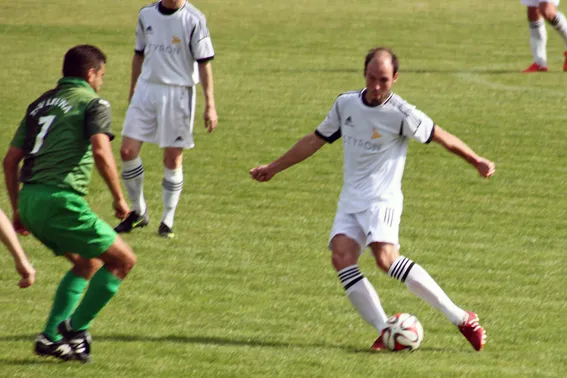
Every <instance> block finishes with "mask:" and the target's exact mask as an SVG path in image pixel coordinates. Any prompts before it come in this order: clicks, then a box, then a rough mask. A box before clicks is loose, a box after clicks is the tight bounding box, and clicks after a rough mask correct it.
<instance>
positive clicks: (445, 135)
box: [433, 125, 496, 178]
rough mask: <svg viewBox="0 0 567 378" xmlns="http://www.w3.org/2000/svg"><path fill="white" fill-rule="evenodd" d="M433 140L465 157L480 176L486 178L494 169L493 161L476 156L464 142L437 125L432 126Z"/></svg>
mask: <svg viewBox="0 0 567 378" xmlns="http://www.w3.org/2000/svg"><path fill="white" fill-rule="evenodd" d="M433 141H435V142H437V143H439V144H440V145H442V146H443V147H445V148H446V149H447V150H448V151H450V152H452V153H454V154H455V155H458V156H460V157H462V158H463V159H465V160H466V161H467V162H469V163H470V164H471V165H472V166H474V167H475V168H476V170H477V171H478V173H479V174H480V175H481V176H482V177H485V178H488V177H490V176H492V175H493V174H494V172H495V171H496V165H495V164H494V162H492V161H490V160H488V159H485V158H483V157H481V156H478V155H477V154H476V153H475V152H474V151H473V150H472V149H471V148H470V147H469V146H467V145H466V143H465V142H463V141H462V140H460V139H459V138H457V137H456V136H454V135H453V134H451V133H449V132H448V131H445V130H443V129H442V128H441V127H439V126H438V125H435V126H434V131H433Z"/></svg>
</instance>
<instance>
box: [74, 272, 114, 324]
mask: <svg viewBox="0 0 567 378" xmlns="http://www.w3.org/2000/svg"><path fill="white" fill-rule="evenodd" d="M121 283H122V280H121V279H120V278H118V277H116V276H115V275H114V274H112V273H110V272H109V271H108V270H106V269H105V268H104V267H102V268H101V269H99V270H98V272H96V274H95V275H94V276H93V278H92V279H91V283H90V285H89V288H88V289H87V292H86V294H85V297H84V298H83V300H82V301H81V303H80V304H79V306H78V307H77V309H76V310H75V312H74V313H73V315H71V326H72V327H73V330H74V331H83V330H86V329H87V328H89V325H90V323H91V321H92V320H93V319H94V318H95V317H96V316H97V314H98V313H99V312H100V310H102V308H103V307H104V306H105V305H106V304H107V303H108V301H110V299H111V298H112V297H113V296H114V294H116V292H117V291H118V288H119V287H120V284H121Z"/></svg>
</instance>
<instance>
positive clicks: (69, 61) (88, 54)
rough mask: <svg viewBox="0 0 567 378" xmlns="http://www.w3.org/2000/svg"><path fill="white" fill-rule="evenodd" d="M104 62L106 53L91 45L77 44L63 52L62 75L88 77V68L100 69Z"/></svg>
mask: <svg viewBox="0 0 567 378" xmlns="http://www.w3.org/2000/svg"><path fill="white" fill-rule="evenodd" d="M103 63H106V55H104V53H103V52H102V51H100V49H99V48H97V47H95V46H92V45H78V46H75V47H73V48H71V49H70V50H69V51H67V52H66V53H65V58H64V59H63V76H64V77H68V76H72V77H81V78H83V79H85V80H86V79H87V78H88V73H89V70H90V69H91V68H92V69H94V70H95V71H98V70H100V67H102V64H103Z"/></svg>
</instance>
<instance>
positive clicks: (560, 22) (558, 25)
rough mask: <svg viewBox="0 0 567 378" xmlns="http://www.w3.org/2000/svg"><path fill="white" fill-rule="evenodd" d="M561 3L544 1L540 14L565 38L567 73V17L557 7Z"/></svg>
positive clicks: (539, 6)
mask: <svg viewBox="0 0 567 378" xmlns="http://www.w3.org/2000/svg"><path fill="white" fill-rule="evenodd" d="M558 4H559V1H557V0H548V1H542V2H540V3H539V5H538V10H539V13H540V14H541V15H542V16H543V18H544V19H545V20H546V21H547V22H549V24H550V25H551V26H553V28H554V29H555V30H556V31H557V33H559V35H560V36H561V38H563V43H564V44H565V50H566V51H565V52H564V55H565V62H564V63H563V70H564V71H567V20H566V19H565V15H564V14H563V13H561V12H560V11H558V10H557V5H558Z"/></svg>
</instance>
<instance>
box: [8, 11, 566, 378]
mask: <svg viewBox="0 0 567 378" xmlns="http://www.w3.org/2000/svg"><path fill="white" fill-rule="evenodd" d="M145 4H146V3H145V2H144V1H110V0H98V1H86V0H78V1H74V2H72V4H71V3H69V2H68V1H63V0H53V1H49V2H41V1H37V0H22V1H7V0H0V9H1V11H0V56H1V57H2V59H0V83H1V84H0V122H1V129H0V138H1V140H2V141H3V142H2V147H1V149H0V153H2V155H3V154H4V153H5V151H6V149H7V147H8V144H9V140H10V138H11V136H12V134H13V132H14V131H15V128H16V126H17V124H18V122H19V120H20V118H21V117H22V115H23V114H24V111H25V108H26V106H27V104H28V103H29V102H31V101H32V100H33V99H35V98H36V97H37V96H38V95H40V94H41V93H43V92H44V91H45V90H47V89H49V88H51V87H53V86H54V85H55V83H56V81H57V79H58V78H59V75H60V70H61V62H62V56H63V54H64V53H65V51H66V50H67V49H68V48H70V47H72V46H73V45H76V44H81V43H91V44H95V45H98V46H99V47H101V48H102V49H103V50H104V51H105V52H106V53H107V55H108V58H109V61H108V66H107V75H106V76H105V86H104V87H103V90H102V93H101V94H102V96H103V97H104V98H106V99H107V100H109V101H110V102H111V103H112V105H113V114H114V120H115V122H114V129H115V131H116V132H117V133H119V131H120V130H121V127H122V121H123V119H124V114H125V111H126V105H127V95H128V88H129V77H130V61H131V57H132V53H133V44H134V29H135V25H136V18H137V12H138V10H139V8H141V6H143V5H145ZM194 4H195V5H196V6H197V7H199V8H200V9H201V10H202V11H203V12H204V13H205V14H206V15H207V18H208V23H209V28H210V30H211V34H212V37H213V43H214V45H215V49H216V53H217V55H216V58H215V60H214V63H213V67H214V75H215V90H216V99H217V107H218V112H219V117H220V123H219V128H218V130H217V131H216V132H215V133H214V134H212V135H207V134H206V132H205V129H204V128H203V127H202V121H201V120H200V116H199V120H198V121H197V124H196V132H195V134H196V144H197V146H196V148H195V149H194V150H192V151H189V152H188V153H187V154H186V156H185V161H184V167H185V168H184V171H185V186H184V190H183V194H182V197H181V202H180V205H179V207H178V210H177V217H176V223H175V231H176V239H174V240H172V241H164V240H163V239H161V238H159V237H158V236H157V234H156V230H157V226H158V224H159V219H160V217H161V211H162V203H161V177H162V173H163V171H162V168H161V152H160V150H159V149H157V148H156V147H155V146H150V145H147V146H145V147H144V149H143V154H142V157H143V159H144V162H145V168H146V185H145V192H146V198H147V201H148V205H149V209H150V216H151V217H152V222H151V223H150V226H149V227H148V228H145V229H143V230H139V231H138V232H135V233H132V234H130V235H127V236H126V237H125V239H126V240H127V241H128V242H129V243H130V244H131V245H132V246H133V248H134V250H135V251H136V253H137V255H138V265H137V266H136V267H135V268H134V270H133V271H132V273H131V275H130V276H129V278H128V279H127V281H126V282H125V283H124V285H123V286H122V289H121V291H120V292H119V294H118V295H117V296H116V297H115V298H114V299H113V301H112V302H111V303H110V305H109V306H108V307H107V308H106V309H105V310H104V311H103V312H102V313H101V315H100V316H99V318H97V320H96V322H95V323H94V325H93V327H92V329H91V331H92V334H93V338H94V344H93V358H94V361H95V363H94V364H91V365H79V364H77V363H67V364H63V363H57V362H55V361H51V360H42V359H39V358H37V357H35V356H34V355H33V353H32V346H33V339H34V337H35V335H36V334H37V333H39V332H40V331H41V330H42V327H43V324H44V321H45V318H46V316H47V313H48V311H49V308H50V305H51V299H52V296H53V293H54V291H55V288H56V286H57V284H58V282H59V280H60V278H61V277H62V276H63V274H64V272H65V271H66V270H67V269H68V264H67V262H66V261H65V260H63V259H56V258H54V257H53V256H52V254H51V252H50V251H48V250H47V249H46V248H44V247H43V246H42V245H40V244H39V243H38V242H36V241H35V240H33V238H32V237H28V238H25V239H22V242H23V245H24V247H25V249H26V251H27V252H28V254H29V256H30V258H31V259H32V261H33V263H34V265H35V267H36V269H37V271H38V279H37V282H36V284H35V285H34V286H33V287H32V288H30V289H27V290H19V289H18V288H17V285H16V283H17V275H16V273H15V271H14V269H13V265H12V261H11V259H10V258H9V254H8V253H7V252H5V253H1V254H0V376H1V377H52V376H61V377H101V376H105V377H130V376H132V377H139V376H144V377H209V376H222V377H267V376H279V377H370V376H375V377H378V376H385V377H414V376H420V377H426V376H427V377H449V376H481V377H518V376H525V377H536V376H542V377H553V376H557V377H564V376H567V357H566V354H567V341H566V340H567V330H566V328H564V326H565V318H564V315H565V313H566V310H567V300H566V290H565V287H566V286H567V278H566V277H567V263H566V258H565V247H566V246H567V210H566V209H567V197H566V196H565V188H566V186H567V168H566V167H567V160H566V158H567V153H566V151H567V149H566V147H565V140H566V139H567V128H566V127H565V124H566V122H567V115H566V113H565V101H566V100H567V97H566V92H565V87H566V85H567V73H563V72H562V70H561V67H562V63H563V60H562V58H563V56H562V53H563V46H562V41H561V40H560V38H559V36H558V35H557V34H556V33H555V31H554V30H553V29H551V28H549V27H548V33H549V41H548V56H549V61H550V72H549V73H547V74H532V75H521V74H519V71H520V70H521V69H523V68H525V67H527V66H528V65H529V64H530V63H531V54H530V49H529V44H528V38H529V36H528V26H527V22H526V21H525V19H526V16H525V9H524V8H523V7H522V6H521V5H520V4H519V1H516V0H515V1H509V2H497V1H488V0H461V1H453V2H449V3H448V2H445V1H440V0H432V1H423V0H421V1H418V0H398V1H393V0H382V1H374V2H372V1H363V0H351V1H341V2H338V1H330V0H314V1H309V2H307V1H302V0H287V1H281V2H274V1H258V0H241V1H236V0H212V1H205V0H198V1H195V2H194ZM563 8H565V6H564V5H563ZM377 45H386V46H390V47H392V48H393V49H394V50H395V51H396V52H397V53H398V55H399V57H400V60H401V74H400V79H399V81H398V83H397V84H396V86H395V87H394V89H395V91H396V92H397V93H398V94H400V95H401V96H402V97H404V98H405V99H407V100H408V101H409V102H411V103H414V104H417V105H418V106H419V107H420V108H421V109H422V110H423V111H425V112H426V113H427V114H429V115H430V116H431V117H432V118H433V119H434V120H435V121H436V122H437V123H438V124H440V125H441V126H443V127H444V128H446V129H447V130H449V131H451V132H453V133H454V134H456V135H458V136H459V137H461V138H462V139H463V140H465V141H466V142H467V143H468V144H469V145H470V146H471V147H472V148H473V149H475V150H476V151H477V152H478V153H480V154H482V155H484V156H486V157H488V158H491V159H493V160H495V161H496V163H497V173H496V176H495V177H494V178H493V179H491V180H490V181H485V180H482V179H480V178H478V177H477V175H476V173H475V171H474V169H472V168H471V167H469V166H467V165H466V163H464V162H463V161H461V160H459V159H458V158H456V157H454V156H451V155H450V154H448V153H447V152H445V151H444V150H443V149H442V148H441V147H439V146H434V145H432V146H421V145H419V144H417V143H413V144H411V146H410V151H409V158H408V164H407V166H406V174H405V177H404V182H403V184H404V193H405V197H406V201H405V208H404V216H403V217H402V225H401V233H400V238H401V245H402V252H403V253H404V254H405V255H407V256H409V257H411V258H413V259H414V260H415V261H417V262H418V263H420V264H421V265H422V266H424V267H425V268H426V269H427V270H428V271H429V272H430V273H431V275H432V276H434V277H435V278H436V279H437V281H438V282H439V283H440V284H441V286H442V287H443V288H444V289H445V290H446V292H447V293H448V294H449V295H450V296H451V298H452V299H453V300H454V301H455V302H456V303H457V304H459V305H461V306H463V307H464V308H466V309H472V310H474V311H476V312H478V313H479V315H480V318H481V321H482V324H483V325H484V326H485V328H486V329H487V332H488V336H489V339H488V343H487V345H486V348H485V350H483V351H482V352H481V353H476V352H474V351H473V349H472V348H471V347H470V346H469V345H468V343H467V342H466V341H465V339H464V338H463V337H462V336H461V335H460V334H459V332H458V331H457V330H456V329H455V328H454V327H453V326H452V325H451V324H450V323H449V322H448V321H447V320H446V319H445V318H444V317H443V316H442V314H440V313H438V312H437V311H435V310H433V309H432V308H430V307H428V306H427V305H426V304H425V303H423V302H421V301H420V300H419V299H417V298H415V297H414V296H413V295H412V294H411V293H409V291H408V290H407V289H406V288H405V287H404V286H403V285H401V284H400V283H399V282H397V281H394V280H392V279H390V278H388V277H386V276H385V275H384V274H382V273H381V272H379V271H378V270H377V269H376V268H375V267H374V263H373V260H372V259H371V258H370V256H369V255H368V254H367V255H365V256H364V257H363V258H362V259H361V266H362V269H363V272H364V273H365V275H366V276H367V277H369V279H370V280H371V282H372V283H373V284H374V285H375V287H376V288H377V290H378V292H379V294H380V297H381V300H382V303H383V304H384V307H385V309H386V311H387V312H388V313H390V314H393V313H395V312H411V313H413V314H415V315H417V317H418V318H419V319H420V320H421V322H422V324H423V326H424V329H425V340H424V342H423V344H422V348H421V349H420V350H419V351H417V352H416V353H412V354H404V353H402V354H390V353H381V354H372V353H369V352H368V351H367V349H368V347H369V346H370V345H371V343H372V342H373V341H374V339H375V338H376V334H375V331H374V330H373V329H372V328H371V327H369V326H368V325H366V324H365V323H364V322H363V321H362V320H361V319H360V318H359V317H358V315H357V314H356V313H355V312H354V310H353V309H352V308H351V307H350V304H349V303H348V301H347V299H346V297H345V295H344V293H343V289H342V287H341V285H340V283H339V281H338V279H337V278H336V274H335V273H334V271H333V269H332V266H331V264H330V256H329V252H328V251H327V249H326V243H327V237H328V232H329V230H330V227H331V224H332V220H333V216H334V213H335V205H336V201H337V198H338V194H339V191H340V188H341V184H342V182H341V180H342V172H341V169H340V167H341V163H342V149H341V146H340V143H336V144H334V145H332V146H327V147H325V148H323V149H322V150H321V151H320V152H319V153H318V154H317V155H316V156H315V157H313V158H311V159H310V160H308V161H306V162H304V163H303V164H301V165H299V166H297V167H293V168H291V169H290V170H289V171H287V172H285V173H283V174H281V175H280V176H277V177H276V178H275V179H274V180H273V181H271V182H269V183H266V184H259V183H255V182H253V181H252V180H251V179H250V178H249V175H248V169H250V168H252V167H254V166H255V165H257V164H261V163H267V162H269V161H271V160H272V159H273V158H275V157H277V156H279V155H280V154H281V153H283V152H285V151H286V150H287V149H288V148H289V147H290V146H291V145H292V144H293V143H295V141H296V140H298V139H299V138H300V137H301V136H302V135H304V134H306V133H308V132H310V131H312V130H313V129H314V128H315V127H316V126H317V125H318V124H319V122H320V121H321V120H322V119H323V118H324V116H325V115H326V113H327V111H328V110H329V108H330V106H331V105H332V102H333V101H334V99H335V97H336V96H337V95H338V94H339V93H340V92H343V91H346V90H352V89H359V88H361V87H362V86H363V85H364V81H363V78H362V66H363V59H364V55H365V53H366V51H367V50H368V49H369V48H371V47H374V46H377ZM199 91H200V88H199ZM202 105H203V101H202V96H201V93H200V92H199V114H201V109H202ZM119 146H120V138H117V140H116V141H115V142H114V143H113V148H114V151H115V153H116V156H117V158H118V151H119ZM2 186H3V185H2ZM88 200H89V202H90V204H91V205H92V207H93V209H95V211H97V212H98V213H99V214H100V215H101V216H102V217H103V218H104V219H105V220H107V221H108V222H109V223H111V224H113V225H114V224H116V220H114V219H113V217H112V213H113V211H112V207H111V197H110V194H109V193H108V191H107V190H106V188H105V185H104V184H103V182H102V180H101V179H100V177H99V176H96V177H95V178H94V180H93V183H92V185H91V194H90V195H89V197H88ZM0 206H1V207H2V208H3V209H5V210H9V203H8V199H7V195H6V193H5V191H4V190H3V189H2V190H1V191H0ZM2 249H3V248H2Z"/></svg>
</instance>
